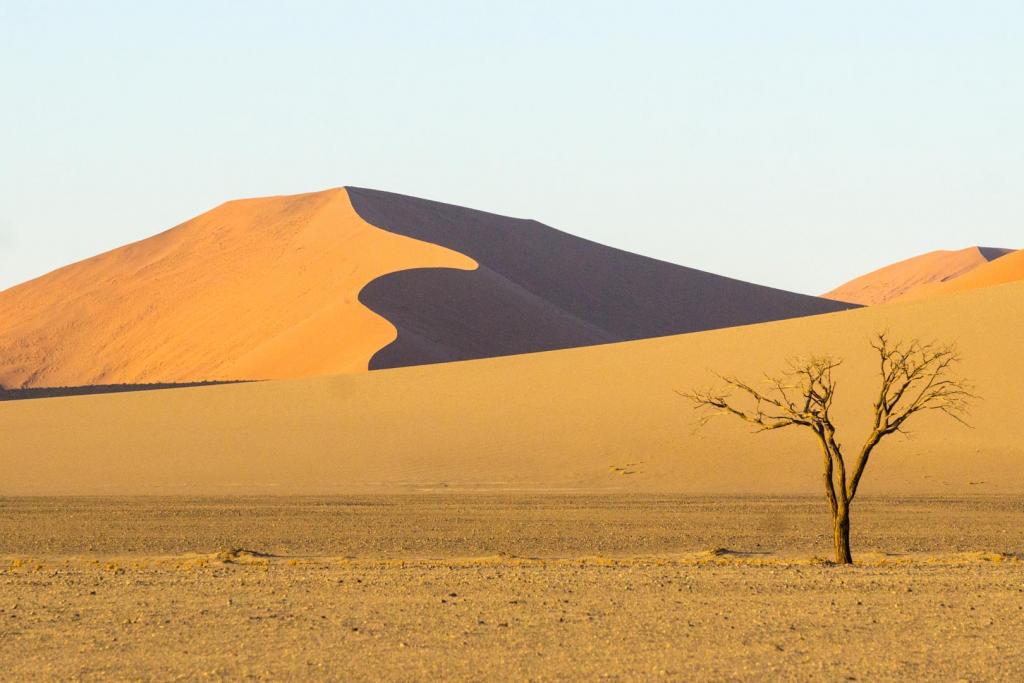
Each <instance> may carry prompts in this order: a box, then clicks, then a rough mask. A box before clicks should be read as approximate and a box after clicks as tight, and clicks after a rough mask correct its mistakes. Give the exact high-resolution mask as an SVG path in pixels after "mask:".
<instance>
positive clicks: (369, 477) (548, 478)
mask: <svg viewBox="0 0 1024 683" xmlns="http://www.w3.org/2000/svg"><path fill="white" fill-rule="evenodd" d="M1022 319H1024V283H1011V284H1006V285H1001V286H995V287H988V288H985V289H977V290H972V291H970V292H966V293H962V294H954V295H951V296H944V297H937V298H930V299H926V300H922V301H918V302H911V303H907V304H893V305H890V306H881V307H872V308H864V309H858V310H854V311H848V312H841V313H835V314H830V315H823V316H814V317H808V318H799V319H794V320H788V321H782V322H773V323H766V324H760V325H755V326H750V327H741V328H731V329H723V330H717V331H711V332H702V333H696V334H689V335H681V336H674V337H665V338H658V339H649V340H642V341H635V342H626V343H619V344H611V345H605V346H593V347H586V348H576V349H569V350H563V351H554V352H549V353H539V354H530V355H522V356H512V357H505V358H493V359H486V360H479V361H469V362H463V363H451V364H442V365H427V366H419V367H411V368H402V369H397V370H385V371H380V372H373V373H362V374H352V375H340V376H335V377H320V378H310V379H301V380H289V381H273V382H262V383H252V384H237V385H222V386H214V387H203V388H193V389H172V390H167V391H156V392H142V393H129V394H112V395H105V396H86V397H73V398H53V399H42V400H30V401H14V402H7V403H0V426H2V429H3V438H2V439H0V471H2V472H3V477H2V478H0V495H6V494H49V493H208V494H218V493H222V494H223V493H256V492H278V493H352V492H371V491H372V492H395V491H397V492H402V491H419V490H440V489H448V490H463V489H468V490H494V489H499V490H521V489H542V490H576V491H677V492H688V493H723V492H728V493H761V494H775V493H779V494H783V493H811V494H818V492H819V486H820V481H821V477H820V472H819V468H820V461H821V459H820V457H819V455H818V453H817V451H816V446H815V443H814V440H813V437H812V436H810V435H808V434H804V433H801V432H799V431H789V430H780V431H776V432H769V433H763V434H752V433H751V432H750V430H749V429H748V428H747V427H746V426H745V425H744V424H742V423H739V422H736V421H732V420H728V419H725V418H721V419H720V420H718V421H714V422H712V423H711V424H710V425H709V426H707V427H706V428H705V429H703V430H701V431H699V432H696V433H694V426H695V423H694V416H693V413H692V410H691V409H690V407H689V405H688V404H687V402H686V401H685V400H683V399H682V398H680V397H679V396H677V395H676V393H675V390H677V389H682V390H685V389H689V388H691V387H694V386H700V385H705V384H707V383H709V382H712V381H713V379H714V378H713V377H712V375H711V374H710V373H709V370H717V371H721V372H727V373H729V372H732V373H737V374H739V375H742V376H746V377H750V378H751V379H754V380H756V378H757V377H758V375H759V372H760V371H762V370H769V371H770V370H773V369H776V368H779V367H780V366H781V365H782V363H783V361H784V359H785V358H786V357H787V356H790V355H793V354H800V353H808V352H830V353H834V354H838V355H841V356H843V357H845V358H846V362H845V363H844V365H843V366H842V367H841V369H840V371H839V373H838V381H839V385H838V386H839V396H838V398H837V403H836V411H837V419H838V421H839V424H840V434H839V440H840V442H841V443H842V444H844V445H845V446H846V447H847V448H854V447H855V446H856V445H857V443H858V441H859V439H860V438H861V437H862V436H863V434H864V431H865V429H866V427H867V424H866V421H867V417H868V413H869V411H870V404H871V402H872V401H873V400H874V396H873V391H874V387H875V385H876V377H875V373H876V372H877V360H876V359H875V358H874V357H873V356H872V353H871V351H870V349H869V348H868V346H867V338H868V336H869V335H870V334H871V333H872V332H875V331H877V330H880V329H883V328H888V329H889V331H890V333H891V334H892V335H893V336H901V337H909V336H913V335H918V336H922V337H925V338H932V337H937V338H940V339H944V340H951V341H956V342H957V343H958V344H959V346H960V349H961V351H962V354H963V357H964V359H965V360H964V364H963V371H964V373H965V374H966V375H968V376H969V377H970V378H972V379H973V381H974V383H975V385H976V393H978V394H979V395H980V396H981V397H982V399H981V401H980V402H979V404H978V405H977V407H976V409H975V411H974V414H973V416H972V418H971V422H972V424H973V427H974V428H973V429H968V428H966V427H963V426H961V425H959V424H957V423H955V422H953V421H950V420H948V419H947V420H944V419H942V418H941V416H938V415H932V414H928V415H923V416H921V419H919V420H917V421H916V422H914V423H912V424H910V425H909V426H910V429H911V431H912V432H913V433H914V436H913V438H911V439H905V438H903V437H899V436H897V437H892V438H890V439H889V440H888V441H886V442H883V444H882V446H881V447H880V450H878V451H877V452H876V455H875V456H874V458H873V460H872V463H871V466H870V468H869V471H868V473H867V475H866V476H865V479H864V481H863V483H862V486H861V491H862V495H869V494H895V493H902V494H954V493H955V494H965V493H1006V492H1019V491H1021V490H1022V489H1024V421H1022V420H1021V419H1020V414H1019V413H1020V406H1021V393H1020V387H1021V386H1022V384H1024V354H1021V349H1022V348H1024V325H1021V320H1022Z"/></svg>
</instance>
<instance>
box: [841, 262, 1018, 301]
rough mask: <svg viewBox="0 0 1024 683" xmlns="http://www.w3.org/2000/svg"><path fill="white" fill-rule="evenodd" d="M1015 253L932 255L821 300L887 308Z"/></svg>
mask: <svg viewBox="0 0 1024 683" xmlns="http://www.w3.org/2000/svg"><path fill="white" fill-rule="evenodd" d="M1012 251H1013V250H1012V249H996V248H990V247H968V248H966V249H960V250H958V251H947V250H939V251H932V252H928V253H927V254H921V255H920V256H914V257H912V258H909V259H904V260H903V261H899V262H897V263H893V264H890V265H888V266H885V267H883V268H879V269H878V270H874V271H872V272H870V273H867V274H866V275H861V276H860V277H858V278H854V279H853V280H850V281H849V282H847V283H845V284H843V285H840V286H839V287H836V288H835V289H833V290H832V291H830V292H826V293H825V294H822V295H821V296H822V297H824V298H826V299H833V300H835V301H848V302H851V303H857V304H863V305H865V306H874V305H877V304H884V303H886V302H889V301H894V300H897V299H900V298H901V297H904V296H906V295H909V294H911V293H912V292H915V291H916V290H918V289H919V288H925V287H928V286H931V285H933V284H935V283H942V282H946V281H949V280H953V279H956V278H959V277H961V276H962V275H963V274H964V273H968V272H970V271H972V270H974V269H975V268H979V267H981V266H984V265H985V264H987V263H989V262H991V261H995V260H996V259H999V258H1001V257H1003V256H1005V255H1006V254H1009V253H1010V252H1012ZM923 291H924V292H925V293H924V294H922V296H927V291H928V290H927V289H925V290H923Z"/></svg>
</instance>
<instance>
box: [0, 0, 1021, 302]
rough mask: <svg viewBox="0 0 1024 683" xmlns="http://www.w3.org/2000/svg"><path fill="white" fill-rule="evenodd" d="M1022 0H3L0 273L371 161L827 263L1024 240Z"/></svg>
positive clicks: (488, 206) (39, 269)
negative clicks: (473, 0) (575, 0)
mask: <svg viewBox="0 0 1024 683" xmlns="http://www.w3.org/2000/svg"><path fill="white" fill-rule="evenodd" d="M1022 36H1024V2H1020V0H1012V1H1006V2H999V1H989V2H985V1H982V0H979V1H978V2H966V1H961V2H943V1H937V0H920V1H917V2H906V1H904V2H900V1H899V0H884V1H874V2H872V1H864V0H862V1H861V2H830V1H827V0H815V1H807V2H792V1H783V0H779V1H777V2H768V1H765V2H757V1H755V0H747V1H745V2H738V1H729V0H715V1H714V2H680V1H676V2H643V1H639V0H636V1H633V2H578V3H570V2H561V3H557V2H551V1H548V2H513V3H498V2H487V3H469V2H464V3H455V2H437V1H432V2H384V1H379V0H375V1H373V2H366V1H363V2H352V3H347V2H296V1H290V2H283V1H282V2H275V3H270V2H255V1H252V0H250V1H247V2H213V1H210V0H207V1H204V2H185V1H183V0H175V1H174V2H165V3H158V2H87V1H85V0H78V1H75V2H45V1H42V0H32V1H26V2H18V1H15V0H0V98H2V99H0V102H2V105H0V288H2V287H6V286H8V285H11V284H14V283H16V282H19V281H22V280H25V279H27V278H29V277H33V276H36V275H39V274H42V273H43V272H46V271H48V270H51V269H52V268H55V267H58V266H60V265H64V264H66V263H68V262H71V261H74V260H78V259H81V258H85V257H87V256H90V255H93V254H95V253H98V252H100V251H103V250H106V249H109V248H112V247H115V246H119V245H121V244H123V243H125V242H128V241H132V240H135V239H141V238H143V237H147V236H149V235H151V234H154V233H156V232H159V231H161V230H164V229H166V228H168V227H171V226H173V225H175V224H177V223H179V222H181V221H183V220H185V219H187V218H189V217H191V216H193V215H195V214H198V213H200V212H202V211H204V210H206V209H209V208H211V207H212V206H214V205H216V204H218V203H220V202H222V201H224V200H226V199H230V198H235V197H241V196H253V195H262V194H282V193H292V192H304V191H311V190H317V189H322V188H325V187H332V186H337V185H362V186H368V187H373V188H378V189H384V190H392V191H396V192H403V193H407V194H413V195H418V196H422V197H427V198H431V199H438V200H442V201H447V202H452V203H456V204H462V205H465V206H471V207H474V208H480V209H485V210H489V211H493V212H497V213H504V214H509V215H515V216H523V217H530V218H536V219H538V220H541V221H544V222H546V223H548V224H550V225H553V226H555V227H557V228H560V229H562V230H566V231H568V232H572V233H575V234H577V235H581V236H585V237H589V238H591V239H595V240H598V241H600V242H604V243H607V244H611V245H614V246H618V247H622V248H625V249H629V250H632V251H636V252H640V253H644V254H649V255H652V256H657V257H660V258H664V259H666V260H670V261H675V262H677V263H682V264H685V265H689V266H694V267H697V268H702V269H705V270H711V271H714V272H718V273H722V274H725V275H730V276H733V277H738V278H742V279H746V280H751V281H754V282H760V283H764V284H770V285H774V286H778V287H783V288H787V289H793V290H796V291H802V292H807V293H817V292H820V291H823V290H825V289H828V288H830V287H832V286H833V285H835V284H838V283H839V282H841V281H843V280H845V279H847V278H849V277H851V276H853V275H856V274H859V273H861V272H864V271H866V270H869V269H871V268H874V267H877V266H880V265H883V264H884V263H886V262H889V261H892V260H895V259H898V258H903V257H906V256H910V255H913V254H916V253H920V252H922V251H927V250H931V249H938V248H959V247H962V246H967V245H971V244H977V243H981V244H984V245H988V246H1008V247H1024V38H1022Z"/></svg>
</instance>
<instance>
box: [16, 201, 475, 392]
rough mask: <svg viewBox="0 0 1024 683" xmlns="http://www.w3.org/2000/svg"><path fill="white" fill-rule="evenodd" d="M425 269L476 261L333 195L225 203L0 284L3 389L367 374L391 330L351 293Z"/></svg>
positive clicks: (462, 265)
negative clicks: (399, 230) (390, 228)
mask: <svg viewBox="0 0 1024 683" xmlns="http://www.w3.org/2000/svg"><path fill="white" fill-rule="evenodd" d="M423 267H444V268H459V269H472V268H475V267H476V264H475V262H474V261H473V260H472V259H471V258H468V257H466V256H464V255H462V254H458V253H456V252H453V251H451V250H448V249H446V248H443V247H440V246H436V245H433V244H428V243H425V242H421V241H418V240H415V239H411V238H408V237H404V236H401V235H396V234H394V233H391V232H387V231H384V230H380V229H378V228H375V227H373V226H371V225H369V224H367V223H366V222H365V221H363V220H362V219H361V218H359V216H358V215H356V213H355V212H354V211H353V210H352V206H351V204H350V202H349V198H348V193H347V192H346V191H345V190H344V189H335V190H328V191H325V192H317V193H312V194H303V195H294V196H286V197H267V198H260V199H247V200H239V201H232V202H227V203H226V204H223V205H221V206H219V207H217V208H215V209H213V210H212V211H209V212H207V213H204V214H202V215H201V216H198V217H197V218H194V219H192V220H190V221H188V222H186V223H184V224H182V225H179V226H178V227H176V228H173V229H171V230H168V231H167V232H164V233H162V234H160V235H157V236H155V237H152V238H150V239H147V240H144V241H142V242H137V243H135V244H130V245H128V246H125V247H122V248H120V249H116V250H114V251H110V252H107V253H105V254H101V255H100V256H96V257H94V258H91V259H88V260H86V261H82V262H80V263H76V264H73V265H71V266H67V267H65V268H62V269H60V270H57V271H55V272H53V273H50V274H48V275H45V276H43V277H41V278H38V279H36V280H33V281H31V282H27V283H25V284H23V285H19V286H17V287H14V288H12V289H9V290H7V291H4V292H0V320H2V321H3V325H2V327H0V385H3V386H6V387H22V386H30V387H31V386H63V385H87V384H117V383H144V382H184V381H194V380H216V379H258V378H274V377H301V376H308V375H314V374H325V373H339V372H346V371H353V370H366V369H367V364H368V362H369V359H370V357H371V356H372V355H373V354H374V353H375V352H376V351H377V350H379V349H380V348H381V347H382V346H385V345H386V344H388V343H389V342H390V341H392V340H393V339H394V338H395V328H394V326H393V325H392V324H391V323H390V322H388V321H387V320H386V319H384V318H382V317H380V316H379V315H377V314H376V313H374V312H372V311H371V310H369V309H368V308H366V307H365V306H364V305H362V304H361V303H360V302H359V300H358V293H359V291H360V290H361V289H362V288H363V286H365V285H366V283H367V282H369V281H371V280H373V279H375V278H377V277H379V276H381V275H383V274H386V273H391V272H394V271H396V270H401V269H404V268H423Z"/></svg>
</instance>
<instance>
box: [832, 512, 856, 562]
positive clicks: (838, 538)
mask: <svg viewBox="0 0 1024 683" xmlns="http://www.w3.org/2000/svg"><path fill="white" fill-rule="evenodd" d="M832 522H833V524H834V526H835V535H834V541H835V550H836V564H853V555H851V554H850V508H849V504H847V503H840V504H839V506H838V509H837V510H836V514H835V517H834V518H833V520H832Z"/></svg>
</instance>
